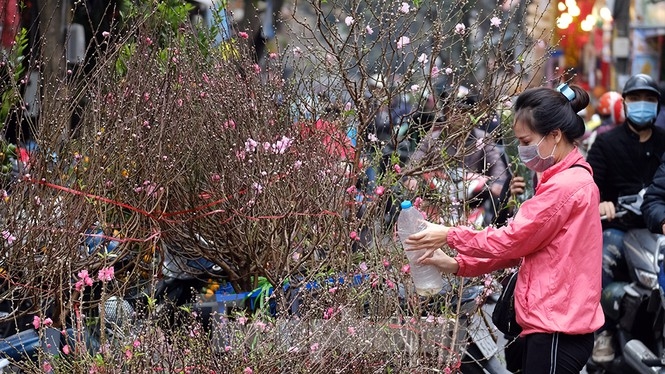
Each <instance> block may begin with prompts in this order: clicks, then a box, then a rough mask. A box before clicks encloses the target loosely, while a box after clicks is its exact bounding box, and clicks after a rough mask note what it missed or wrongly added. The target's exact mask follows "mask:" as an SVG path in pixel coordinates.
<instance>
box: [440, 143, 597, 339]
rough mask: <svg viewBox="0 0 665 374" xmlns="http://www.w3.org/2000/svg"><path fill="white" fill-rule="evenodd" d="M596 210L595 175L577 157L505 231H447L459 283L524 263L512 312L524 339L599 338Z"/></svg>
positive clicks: (544, 181) (541, 186)
mask: <svg viewBox="0 0 665 374" xmlns="http://www.w3.org/2000/svg"><path fill="white" fill-rule="evenodd" d="M574 164H577V165H580V166H583V167H571V166H572V165H574ZM599 203H600V195H599V192H598V187H597V186H596V185H595V183H594V181H593V177H592V174H591V167H590V166H589V164H588V163H587V162H586V161H584V158H583V157H582V155H581V154H580V152H579V151H578V150H577V149H575V150H574V151H572V152H571V153H570V154H568V155H567V156H566V157H565V158H564V159H563V160H561V161H560V162H559V163H557V164H555V165H554V166H552V167H550V168H549V169H547V170H546V171H545V172H543V174H542V176H541V179H540V181H539V183H538V186H537V187H536V193H535V195H534V196H533V197H532V198H531V199H529V200H527V201H526V202H524V203H523V204H522V206H521V207H520V209H519V211H518V212H517V214H516V215H515V217H514V219H513V221H511V222H510V223H509V224H508V225H507V226H505V227H501V228H491V227H490V228H486V229H485V230H483V231H476V230H474V229H472V228H468V227H456V228H453V229H451V230H450V231H449V233H448V245H449V246H450V247H452V248H454V249H456V250H457V252H458V256H457V257H456V259H457V261H458V262H459V265H460V268H459V271H458V273H457V275H461V276H478V275H481V274H486V273H488V272H491V271H494V270H497V269H501V268H506V267H510V266H516V265H519V263H520V259H521V262H522V265H521V267H520V270H519V275H518V277H517V283H516V285H515V311H516V317H517V323H519V324H520V326H521V327H522V335H528V334H532V333H552V332H562V333H566V334H585V333H590V332H593V331H596V330H597V329H598V328H599V327H601V326H602V324H603V323H604V316H603V311H602V309H601V306H600V294H601V272H602V269H601V266H602V229H601V224H600V214H599V213H598V204H599Z"/></svg>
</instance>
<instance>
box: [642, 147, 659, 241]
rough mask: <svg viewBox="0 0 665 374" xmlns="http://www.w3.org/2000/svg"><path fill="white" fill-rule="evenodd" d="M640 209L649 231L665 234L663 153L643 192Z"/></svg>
mask: <svg viewBox="0 0 665 374" xmlns="http://www.w3.org/2000/svg"><path fill="white" fill-rule="evenodd" d="M641 209H642V217H644V222H645V223H646V225H647V228H648V229H649V231H651V232H653V233H656V234H665V155H663V158H662V160H661V163H660V167H658V170H656V174H654V176H653V181H652V182H651V185H650V186H649V187H648V188H647V189H646V191H645V192H644V201H643V202H642V206H641Z"/></svg>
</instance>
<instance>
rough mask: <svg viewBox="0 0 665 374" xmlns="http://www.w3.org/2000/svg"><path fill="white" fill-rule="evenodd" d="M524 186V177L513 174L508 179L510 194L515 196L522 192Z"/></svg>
mask: <svg viewBox="0 0 665 374" xmlns="http://www.w3.org/2000/svg"><path fill="white" fill-rule="evenodd" d="M525 188H526V181H525V180H524V177H520V176H515V177H513V178H512V179H511V180H510V194H511V195H514V196H517V195H521V194H523V193H524V189H525Z"/></svg>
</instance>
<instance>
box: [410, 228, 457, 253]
mask: <svg viewBox="0 0 665 374" xmlns="http://www.w3.org/2000/svg"><path fill="white" fill-rule="evenodd" d="M425 224H426V225H427V227H426V228H425V229H424V230H422V231H420V232H417V233H415V234H413V235H410V236H409V237H408V238H407V239H406V241H405V242H404V244H406V246H407V247H408V248H407V250H408V251H419V250H427V252H426V253H425V254H424V255H423V256H422V257H421V258H423V257H430V256H431V255H432V253H434V251H436V250H437V249H439V248H441V247H443V246H444V245H446V243H447V241H448V230H450V227H447V226H443V225H437V224H435V223H431V222H427V221H425Z"/></svg>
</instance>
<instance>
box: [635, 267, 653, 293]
mask: <svg viewBox="0 0 665 374" xmlns="http://www.w3.org/2000/svg"><path fill="white" fill-rule="evenodd" d="M635 274H636V275H637V280H638V281H639V282H640V284H642V285H644V286H646V287H648V288H649V289H651V290H653V289H655V288H656V287H658V276H657V275H656V274H653V273H650V272H646V271H644V270H640V269H636V270H635Z"/></svg>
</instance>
